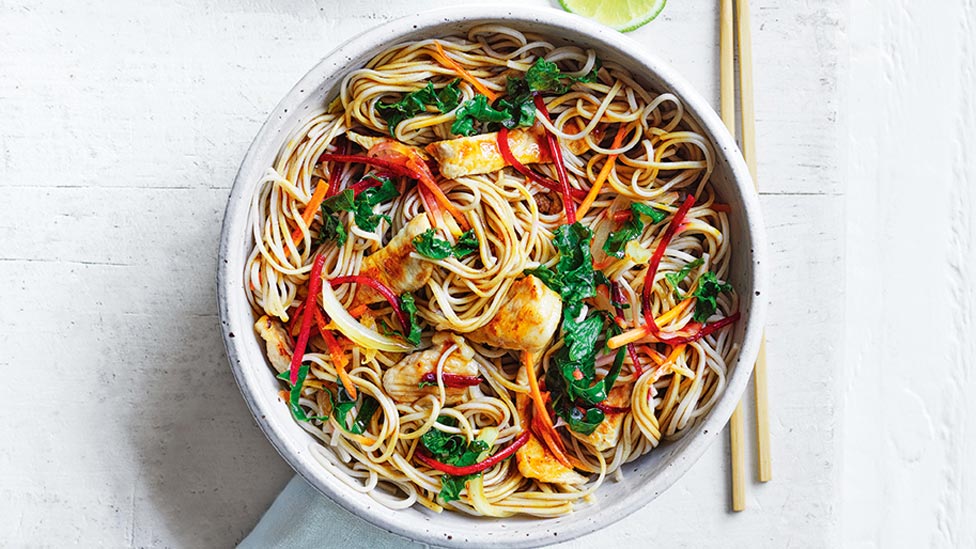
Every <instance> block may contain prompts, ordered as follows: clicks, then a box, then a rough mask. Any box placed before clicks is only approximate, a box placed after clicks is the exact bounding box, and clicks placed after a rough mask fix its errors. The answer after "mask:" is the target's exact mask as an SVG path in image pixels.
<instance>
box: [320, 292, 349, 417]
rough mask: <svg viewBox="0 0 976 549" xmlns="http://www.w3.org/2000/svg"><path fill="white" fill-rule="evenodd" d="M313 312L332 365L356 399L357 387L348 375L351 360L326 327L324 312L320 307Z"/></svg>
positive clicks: (343, 384) (347, 390)
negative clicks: (347, 370)
mask: <svg viewBox="0 0 976 549" xmlns="http://www.w3.org/2000/svg"><path fill="white" fill-rule="evenodd" d="M312 311H313V314H314V315H315V325H316V326H318V329H319V334H321V335H322V339H324V340H325V346H326V347H327V348H328V349H329V356H330V357H331V358H332V364H334V365H335V367H336V373H338V374H339V380H340V381H342V386H343V387H345V388H346V392H347V393H349V396H350V397H351V398H356V386H355V385H353V383H352V378H350V377H349V374H348V373H346V365H347V363H348V362H349V359H348V358H346V355H345V353H343V352H342V347H341V346H340V345H339V342H338V341H336V338H335V336H334V335H332V332H331V331H330V330H329V329H328V328H327V327H326V325H325V324H326V323H325V317H323V316H322V312H321V311H320V310H319V308H318V306H315V307H314V308H313V309H312Z"/></svg>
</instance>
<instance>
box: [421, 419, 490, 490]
mask: <svg viewBox="0 0 976 549" xmlns="http://www.w3.org/2000/svg"><path fill="white" fill-rule="evenodd" d="M437 422H438V423H440V424H442V425H446V426H448V427H457V420H456V419H454V418H452V417H449V416H440V417H438V418H437ZM420 442H421V443H422V444H423V445H424V448H426V449H427V451H429V452H430V454H431V456H433V458H434V459H436V460H437V461H439V462H441V463H446V464H447V465H454V466H457V467H464V466H467V465H474V464H475V463H477V462H478V457H479V456H480V455H481V454H482V453H483V452H486V451H488V450H489V447H488V443H486V442H484V441H482V440H473V441H471V442H470V443H469V442H468V441H467V439H466V438H464V436H462V435H459V434H452V433H445V432H444V431H440V430H438V429H437V428H436V426H435V427H434V428H433V429H431V430H429V431H427V432H426V433H424V434H423V436H421V437H420ZM480 474H481V473H474V474H471V475H463V476H454V475H449V474H446V473H445V474H443V475H441V493H440V496H441V499H442V500H444V501H445V502H449V501H454V500H456V499H458V498H459V497H460V494H461V490H462V489H464V483H465V482H467V481H468V480H470V479H472V478H477V477H478V475H480Z"/></svg>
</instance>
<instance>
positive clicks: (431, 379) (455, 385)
mask: <svg viewBox="0 0 976 549" xmlns="http://www.w3.org/2000/svg"><path fill="white" fill-rule="evenodd" d="M441 379H442V380H444V386H445V387H450V388H452V389H463V388H465V387H475V386H478V385H481V382H482V379H481V378H480V377H478V376H463V375H459V374H441ZM420 382H421V383H437V372H427V373H426V374H424V375H422V376H420Z"/></svg>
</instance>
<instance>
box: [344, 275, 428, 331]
mask: <svg viewBox="0 0 976 549" xmlns="http://www.w3.org/2000/svg"><path fill="white" fill-rule="evenodd" d="M350 282H354V283H356V284H362V285H364V286H369V287H370V288H372V289H374V290H376V291H377V292H379V294H380V295H382V296H383V297H384V298H385V299H386V301H388V302H389V303H390V306H391V307H393V312H394V313H396V316H397V320H399V321H400V325H401V326H402V327H403V329H404V330H409V329H410V320H409V319H407V315H406V314H404V312H403V309H401V308H400V298H399V297H397V295H396V294H395V293H393V290H391V289H390V288H389V287H387V286H386V284H383V283H382V282H380V281H379V280H376V279H375V278H370V277H368V276H362V275H353V276H339V277H336V278H333V279H332V280H329V284H331V285H332V286H335V285H336V284H347V283H350Z"/></svg>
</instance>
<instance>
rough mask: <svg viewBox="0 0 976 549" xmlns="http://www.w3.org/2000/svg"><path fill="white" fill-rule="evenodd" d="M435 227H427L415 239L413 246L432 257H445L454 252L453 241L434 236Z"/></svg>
mask: <svg viewBox="0 0 976 549" xmlns="http://www.w3.org/2000/svg"><path fill="white" fill-rule="evenodd" d="M435 234H437V233H435V232H434V229H427V230H426V231H424V232H423V233H422V234H420V235H419V236H417V237H415V238H414V239H413V247H414V248H415V249H416V250H417V253H419V254H420V255H423V256H426V257H429V258H431V259H445V258H448V257H451V255H452V254H453V253H454V247H453V246H451V243H450V242H448V241H446V240H443V239H440V238H437V237H436V236H434V235H435Z"/></svg>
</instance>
